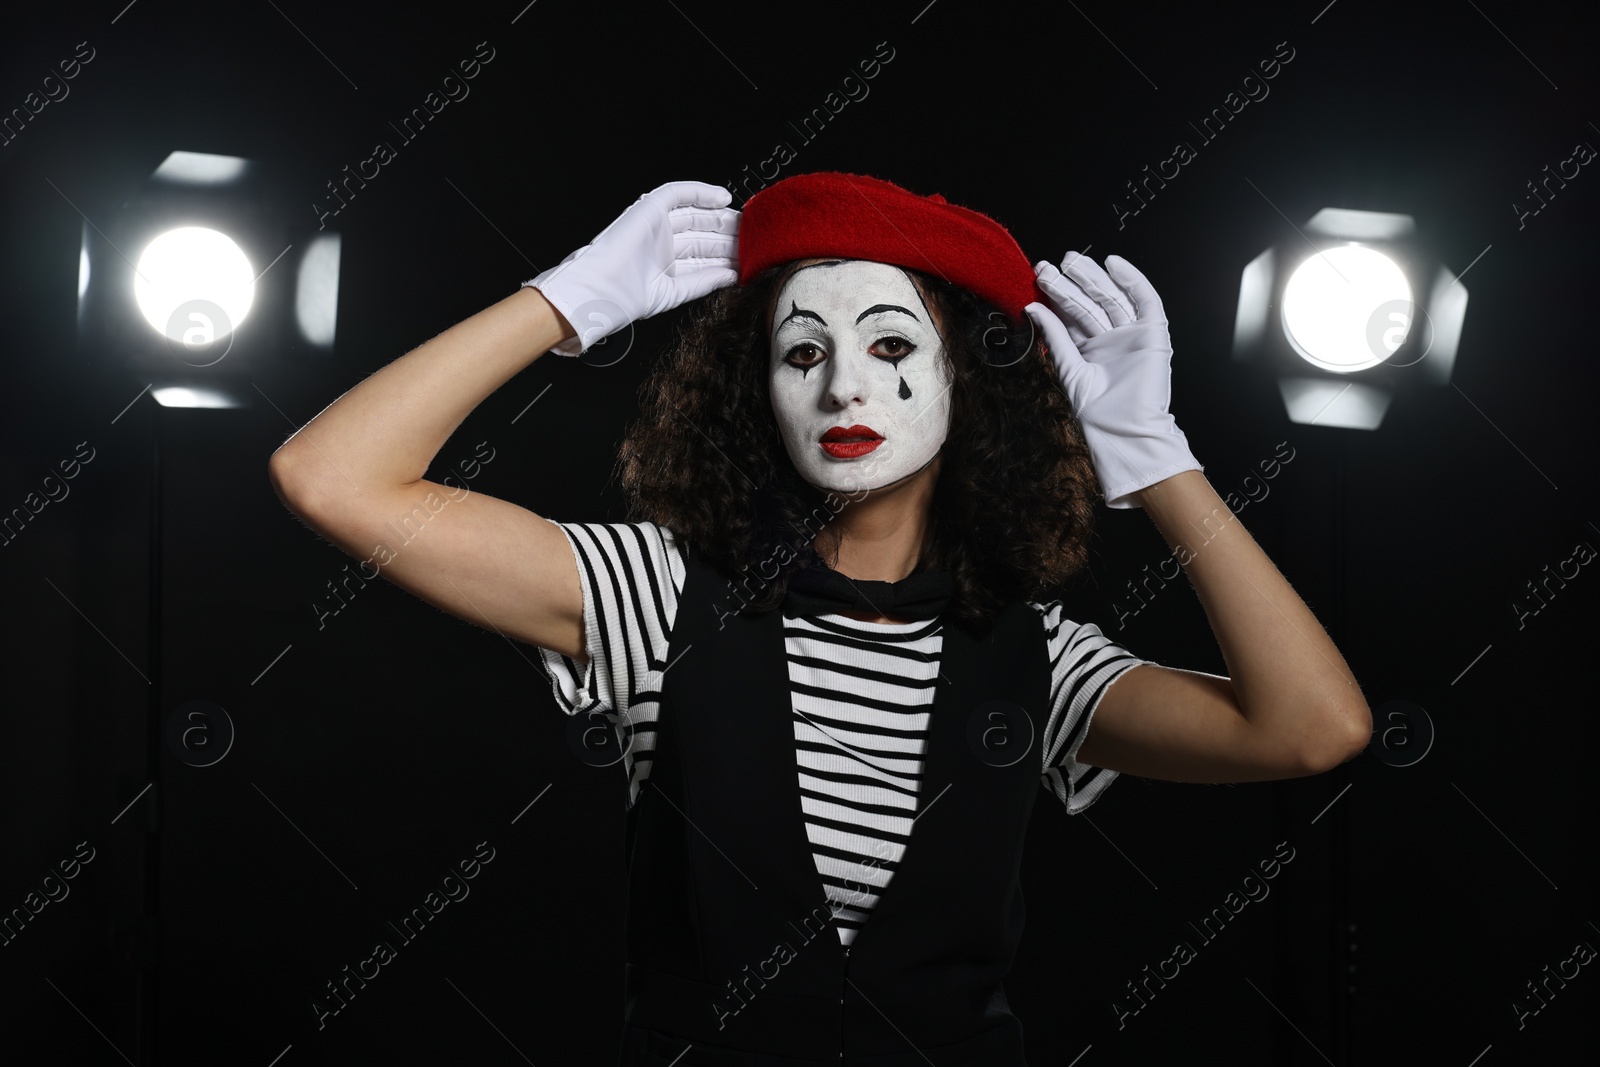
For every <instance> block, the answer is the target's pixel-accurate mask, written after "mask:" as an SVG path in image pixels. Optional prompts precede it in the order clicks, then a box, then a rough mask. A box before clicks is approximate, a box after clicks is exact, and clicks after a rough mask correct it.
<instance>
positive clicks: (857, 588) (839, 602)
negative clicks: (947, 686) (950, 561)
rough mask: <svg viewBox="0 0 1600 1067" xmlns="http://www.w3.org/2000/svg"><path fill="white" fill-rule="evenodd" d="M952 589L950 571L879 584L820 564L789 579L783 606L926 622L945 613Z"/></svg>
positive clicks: (806, 611) (814, 612) (792, 609)
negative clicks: (907, 617)
mask: <svg viewBox="0 0 1600 1067" xmlns="http://www.w3.org/2000/svg"><path fill="white" fill-rule="evenodd" d="M954 589H955V579H954V577H952V576H951V574H950V572H949V571H923V572H922V573H920V574H912V575H909V576H907V577H905V578H902V579H900V580H899V581H898V582H879V581H872V580H857V579H855V578H846V577H845V576H844V575H842V574H840V573H839V572H838V571H836V570H834V569H833V568H832V567H829V566H828V565H827V564H825V563H822V562H820V561H819V562H815V563H812V564H811V565H810V566H808V567H803V568H801V569H800V570H798V571H796V572H795V573H794V575H793V577H791V578H790V579H789V591H788V594H787V595H786V596H785V598H784V607H785V608H787V609H788V610H789V611H790V612H791V613H792V614H795V615H826V614H830V613H835V612H848V611H860V612H865V613H867V614H871V615H907V616H910V617H912V618H916V619H929V618H932V617H934V616H935V615H938V614H939V613H940V612H942V611H944V609H945V606H946V605H947V604H949V603H950V594H951V593H952V592H953V591H954Z"/></svg>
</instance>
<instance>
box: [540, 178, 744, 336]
mask: <svg viewBox="0 0 1600 1067" xmlns="http://www.w3.org/2000/svg"><path fill="white" fill-rule="evenodd" d="M732 202H733V194H731V193H729V192H728V190H726V189H723V188H720V187H718V186H715V185H707V184H705V183H704V182H667V183H666V184H665V185H661V186H657V187H656V188H654V189H652V190H650V192H648V193H645V194H644V195H643V196H641V197H640V198H639V199H638V200H635V201H634V202H633V205H632V206H631V207H629V208H628V210H626V211H624V212H623V213H622V214H621V215H619V216H617V219H616V221H614V222H613V223H612V224H611V225H609V226H607V227H606V228H605V229H604V230H601V231H600V233H599V234H598V235H597V236H596V237H595V239H594V240H593V241H591V242H589V243H588V244H586V245H584V246H583V247H582V248H580V249H578V250H577V251H576V252H574V253H572V254H571V255H570V256H568V257H567V258H566V259H563V260H562V261H561V262H560V263H558V264H557V265H555V266H554V267H551V268H550V269H549V270H547V271H545V272H543V273H542V274H540V275H539V276H538V277H537V278H534V279H533V280H531V281H526V282H523V283H522V284H523V287H524V288H526V287H527V286H530V285H531V286H534V287H536V288H537V289H538V290H539V291H540V292H541V293H543V294H544V297H545V299H546V300H548V301H550V303H551V304H552V305H553V306H554V307H555V309H556V310H557V311H559V312H561V314H562V315H563V316H564V317H565V318H566V320H567V321H568V322H569V323H571V324H572V328H573V329H574V330H576V331H577V336H575V337H569V338H568V339H567V340H565V341H563V342H561V343H560V344H559V345H557V346H556V347H554V348H552V349H550V351H551V352H554V353H555V354H556V355H560V356H577V355H581V354H583V352H584V351H585V350H586V349H588V347H589V346H590V345H592V344H595V343H596V342H598V341H600V340H601V339H602V338H605V337H608V336H610V335H611V334H613V333H616V332H617V331H618V330H621V329H623V328H624V327H626V326H628V325H629V324H630V323H632V322H635V321H637V320H639V319H647V318H649V317H650V316H651V315H656V314H659V313H660V312H663V311H668V310H670V309H672V308H675V307H677V306H678V305H679V304H684V303H687V302H688V301H690V300H694V299H696V298H697V297H702V296H705V295H706V294H707V293H709V292H711V291H713V290H715V289H720V288H722V287H723V286H725V285H732V284H734V283H735V282H737V281H738V280H739V271H738V258H737V255H738V234H739V212H738V211H737V210H736V209H734V208H731V207H729V206H728V205H729V204H731V203H732Z"/></svg>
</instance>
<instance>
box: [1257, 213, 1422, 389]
mask: <svg viewBox="0 0 1600 1067" xmlns="http://www.w3.org/2000/svg"><path fill="white" fill-rule="evenodd" d="M1414 310H1415V306H1414V305H1413V304H1412V300H1411V284H1410V283H1409V282H1408V281H1406V276H1405V272H1404V271H1402V270H1401V269H1400V267H1399V266H1398V265H1396V263H1395V262H1394V260H1392V259H1390V258H1389V257H1388V256H1386V255H1384V254H1383V253H1382V252H1379V251H1377V250H1376V249H1372V248H1368V247H1366V246H1364V245H1358V244H1347V245H1340V246H1338V247H1335V248H1329V249H1327V250H1325V251H1323V252H1320V253H1318V254H1317V255H1314V256H1311V257H1310V258H1309V259H1307V260H1306V261H1305V262H1303V263H1301V264H1300V266H1299V267H1297V268H1295V271H1294V273H1293V274H1292V275H1290V276H1289V281H1288V283H1287V284H1286V285H1285V286H1284V289H1283V327H1284V333H1285V334H1286V335H1287V336H1288V338H1289V342H1290V344H1292V345H1293V346H1294V349H1295V351H1297V352H1299V353H1300V355H1301V357H1302V358H1304V359H1305V360H1306V361H1307V362H1308V363H1311V364H1312V365H1313V366H1317V367H1320V368H1322V369H1323V370H1328V371H1334V372H1336V373H1340V374H1348V373H1350V372H1352V371H1359V370H1366V369H1367V368H1368V367H1375V366H1377V365H1378V364H1380V363H1382V362H1384V361H1385V360H1386V359H1388V358H1389V357H1390V356H1392V355H1394V353H1395V350H1396V349H1398V348H1399V347H1400V345H1401V344H1402V343H1403V342H1404V341H1405V339H1406V335H1407V334H1408V333H1409V332H1410V330H1411V321H1412V316H1413V312H1414Z"/></svg>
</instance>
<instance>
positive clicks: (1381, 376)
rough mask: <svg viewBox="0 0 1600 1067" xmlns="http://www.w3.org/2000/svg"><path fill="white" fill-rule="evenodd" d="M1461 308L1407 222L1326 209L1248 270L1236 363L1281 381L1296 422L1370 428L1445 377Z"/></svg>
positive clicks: (1442, 270) (1460, 295)
mask: <svg viewBox="0 0 1600 1067" xmlns="http://www.w3.org/2000/svg"><path fill="white" fill-rule="evenodd" d="M1466 306H1467V291H1466V289H1465V287H1463V286H1462V284H1461V283H1460V281H1459V280H1458V279H1457V278H1456V276H1455V274H1453V273H1452V272H1451V271H1450V270H1449V269H1447V268H1446V267H1444V266H1443V265H1442V264H1440V263H1439V262H1438V261H1437V259H1435V258H1434V257H1432V256H1431V255H1430V254H1429V252H1428V251H1427V249H1426V248H1425V247H1424V246H1423V245H1422V243H1421V242H1420V241H1419V240H1418V239H1417V236H1416V224H1415V222H1414V220H1413V219H1412V218H1411V216H1409V215H1398V214H1391V213H1387V212H1377V211H1355V210H1350V209H1345V208H1324V209H1323V210H1321V211H1319V212H1317V213H1316V215H1314V216H1312V218H1311V219H1310V220H1309V221H1308V222H1306V224H1305V225H1304V226H1302V227H1301V228H1300V231H1299V233H1297V234H1296V235H1295V236H1294V237H1293V238H1286V239H1285V241H1284V242H1283V243H1281V244H1280V245H1278V246H1275V247H1273V248H1269V249H1267V250H1266V251H1264V252H1262V253H1261V254H1260V255H1259V256H1257V257H1256V258H1255V259H1254V260H1253V261H1252V262H1251V263H1250V264H1249V265H1248V266H1247V267H1245V269H1244V274H1243V276H1242V277H1241V279H1240V283H1239V308H1238V317H1237V319H1236V320H1235V323H1234V337H1233V344H1234V358H1235V359H1236V360H1239V361H1242V362H1249V363H1256V364H1258V365H1261V366H1263V367H1265V368H1266V369H1267V370H1268V371H1269V372H1270V373H1272V374H1274V375H1275V376H1276V377H1277V379H1278V389H1279V393H1280V395H1281V396H1282V397H1283V402H1284V406H1285V408H1286V409H1287V410H1288V413H1289V419H1290V421H1292V422H1296V423H1302V424H1306V425H1318V426H1337V427H1344V428H1347V429H1361V430H1375V429H1377V428H1378V426H1379V425H1380V424H1381V423H1382V422H1383V417H1384V415H1385V413H1386V412H1387V411H1388V408H1389V403H1390V401H1391V400H1392V399H1393V398H1394V395H1395V394H1396V393H1397V392H1399V391H1401V390H1403V389H1408V388H1419V387H1427V386H1440V385H1445V384H1447V383H1448V382H1449V381H1450V373H1451V370H1452V369H1453V367H1454V365H1455V358H1456V348H1457V345H1458V343H1459V341H1460V338H1461V327H1462V324H1463V321H1464V320H1465V317H1466Z"/></svg>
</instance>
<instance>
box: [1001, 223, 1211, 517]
mask: <svg viewBox="0 0 1600 1067" xmlns="http://www.w3.org/2000/svg"><path fill="white" fill-rule="evenodd" d="M1107 271H1110V272H1111V273H1107ZM1034 275H1035V277H1036V278H1037V284H1038V287H1039V289H1040V290H1041V292H1043V294H1044V296H1045V297H1046V299H1047V301H1048V303H1043V302H1039V301H1035V302H1034V303H1032V304H1029V305H1028V306H1027V308H1026V309H1025V310H1026V311H1027V313H1028V316H1029V317H1030V318H1031V319H1032V320H1033V322H1034V324H1035V325H1036V326H1037V327H1038V328H1039V330H1040V332H1041V333H1043V334H1044V339H1045V343H1046V344H1047V345H1048V346H1049V348H1050V352H1051V355H1052V357H1053V358H1054V359H1055V364H1056V370H1057V372H1058V373H1059V374H1060V375H1061V383H1062V385H1063V386H1065V387H1066V391H1067V398H1068V399H1069V400H1070V401H1071V402H1072V408H1073V411H1074V412H1075V413H1076V414H1077V416H1078V421H1079V423H1080V424H1081V425H1082V426H1083V435H1084V439H1085V440H1086V441H1087V443H1088V445H1089V456H1090V459H1091V460H1092V462H1093V463H1094V469H1095V473H1096V474H1097V475H1098V476H1099V478H1100V487H1101V489H1102V491H1103V492H1104V493H1105V498H1106V504H1107V505H1108V506H1110V507H1113V508H1133V507H1138V506H1140V505H1139V498H1138V496H1137V493H1138V491H1139V490H1141V489H1145V488H1147V487H1149V486H1151V485H1154V484H1155V483H1156V482H1159V481H1162V480H1163V479H1166V478H1170V477H1172V476H1173V475H1174V474H1178V473H1180V472H1181V471H1186V470H1204V468H1203V467H1202V466H1201V465H1200V463H1199V462H1198V461H1197V460H1196V459H1195V458H1194V454H1193V453H1191V452H1190V451H1189V442H1188V440H1187V439H1186V438H1185V437H1184V435H1183V431H1182V430H1179V429H1178V426H1177V423H1176V422H1175V421H1174V420H1173V418H1172V415H1171V414H1170V413H1169V412H1168V410H1167V407H1168V405H1169V404H1170V403H1171V399H1172V339H1171V337H1170V335H1169V334H1168V332H1167V316H1166V311H1165V310H1164V309H1163V308H1162V305H1161V298H1160V297H1159V296H1158V295H1156V291H1155V287H1154V286H1152V285H1151V284H1150V282H1149V281H1148V280H1147V279H1146V278H1145V276H1144V275H1143V274H1141V273H1140V272H1139V271H1138V270H1137V269H1136V268H1135V267H1134V265H1133V264H1132V263H1129V262H1128V261H1127V260H1125V259H1123V258H1122V257H1121V256H1107V257H1106V269H1105V270H1102V269H1101V267H1100V266H1099V265H1098V264H1097V263H1095V262H1094V260H1092V259H1090V258H1089V257H1087V256H1080V255H1078V254H1077V253H1075V252H1068V253H1067V257H1066V259H1065V260H1064V261H1063V262H1062V270H1057V269H1056V268H1055V267H1054V266H1052V265H1051V264H1050V263H1048V262H1047V261H1044V260H1040V261H1039V263H1037V264H1036V265H1035V266H1034Z"/></svg>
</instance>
